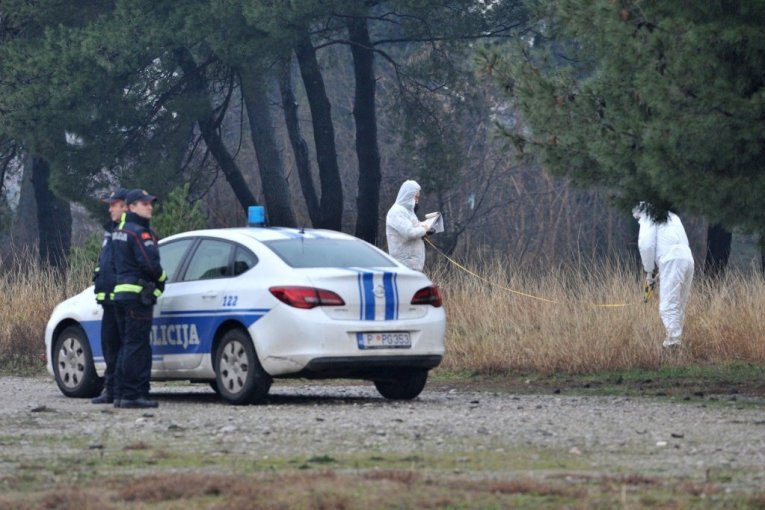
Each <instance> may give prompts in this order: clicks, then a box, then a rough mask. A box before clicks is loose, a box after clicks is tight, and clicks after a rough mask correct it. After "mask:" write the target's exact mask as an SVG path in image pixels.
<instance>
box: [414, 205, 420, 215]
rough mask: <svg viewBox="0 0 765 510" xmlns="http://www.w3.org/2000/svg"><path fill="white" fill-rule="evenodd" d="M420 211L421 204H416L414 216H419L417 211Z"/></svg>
mask: <svg viewBox="0 0 765 510" xmlns="http://www.w3.org/2000/svg"><path fill="white" fill-rule="evenodd" d="M419 210H420V204H414V214H417V211H419Z"/></svg>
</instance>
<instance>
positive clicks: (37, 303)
mask: <svg viewBox="0 0 765 510" xmlns="http://www.w3.org/2000/svg"><path fill="white" fill-rule="evenodd" d="M29 260H30V259H26V260H20V261H17V264H16V266H17V269H16V270H13V271H6V272H5V273H4V274H2V275H0V291H1V292H2V295H3V297H4V299H3V300H1V301H0V369H2V370H5V371H8V370H11V371H19V370H21V371H24V370H32V371H34V370H36V369H39V368H40V367H41V366H42V359H43V355H44V352H43V342H42V338H43V332H44V328H45V324H46V321H47V318H48V317H49V315H50V312H51V310H52V309H53V307H54V306H55V304H56V303H58V302H59V301H61V300H63V299H64V298H66V297H68V296H71V295H74V294H75V293H77V292H79V291H80V290H82V289H84V288H86V287H87V286H88V285H89V284H90V273H89V272H88V271H84V270H81V271H79V272H70V273H69V274H68V275H67V276H66V278H61V277H60V276H59V275H57V274H56V273H54V272H53V271H49V270H41V269H39V268H38V267H36V266H35V265H34V264H32V263H30V262H29ZM470 269H471V270H475V273H476V274H477V275H479V276H476V275H475V274H470V273H468V272H466V271H464V270H460V269H457V268H456V267H455V266H447V265H439V266H437V267H435V268H434V269H432V270H431V272H430V276H431V278H432V279H433V281H434V282H436V283H437V284H438V285H439V286H440V287H441V289H442V292H443V295H444V303H445V305H444V306H445V309H446V312H447V336H446V348H447V354H446V357H445V358H444V362H443V364H442V366H441V368H440V369H439V370H444V371H447V372H466V373H470V374H478V375H502V374H511V373H517V372H523V373H539V374H544V375H550V374H595V373H600V372H604V371H615V370H632V369H653V370H656V369H660V368H662V367H665V366H692V365H703V366H708V365H715V364H726V363H730V362H748V363H755V364H763V363H765V333H764V331H765V314H763V313H762V310H763V303H765V280H763V278H762V277H761V276H760V275H752V274H742V273H736V272H731V273H729V274H728V275H727V276H726V277H725V278H723V279H722V280H719V281H710V280H705V279H703V278H696V280H695V281H694V284H693V290H692V293H691V301H690V304H689V307H688V311H687V317H686V328H685V335H684V341H685V348H684V350H683V352H682V353H681V354H680V355H678V356H673V357H671V358H668V357H667V356H666V353H664V352H663V350H662V348H661V342H662V340H663V338H664V330H663V326H662V324H661V321H660V319H659V316H658V297H657V296H653V298H652V299H651V300H650V301H649V302H647V303H644V302H643V294H642V289H641V286H640V281H639V279H638V276H637V275H636V274H635V272H634V271H628V270H626V269H625V268H623V267H618V266H614V267H602V268H599V269H598V270H597V271H595V270H586V269H585V268H580V269H577V270H573V269H569V270H548V271H541V270H539V269H536V270H528V269H524V268H514V267H513V266H512V265H511V264H510V263H503V262H501V261H496V260H495V261H493V262H491V263H486V264H482V265H481V266H480V268H477V269H476V268H470Z"/></svg>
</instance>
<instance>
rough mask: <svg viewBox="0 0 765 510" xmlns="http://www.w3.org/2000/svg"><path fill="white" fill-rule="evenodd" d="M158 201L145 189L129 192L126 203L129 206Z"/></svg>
mask: <svg viewBox="0 0 765 510" xmlns="http://www.w3.org/2000/svg"><path fill="white" fill-rule="evenodd" d="M156 199H157V197H155V196H154V195H149V193H148V192H147V191H146V190H143V189H131V190H130V191H128V194H127V198H126V199H125V201H126V202H127V204H128V205H130V204H134V203H136V202H154V201H155V200H156Z"/></svg>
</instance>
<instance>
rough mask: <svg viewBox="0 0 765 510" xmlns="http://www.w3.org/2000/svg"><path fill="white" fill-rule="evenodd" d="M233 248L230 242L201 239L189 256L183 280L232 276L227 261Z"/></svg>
mask: <svg viewBox="0 0 765 510" xmlns="http://www.w3.org/2000/svg"><path fill="white" fill-rule="evenodd" d="M233 249H234V245H232V244H231V243H227V242H224V241H217V240H214V239H203V240H202V241H201V242H200V243H199V246H198V247H197V249H196V251H195V252H194V255H192V256H191V262H189V267H188V268H187V269H186V274H185V275H184V276H183V280H184V281H192V280H210V279H213V278H226V277H229V276H232V274H231V269H230V264H229V262H230V260H231V251H232V250H233Z"/></svg>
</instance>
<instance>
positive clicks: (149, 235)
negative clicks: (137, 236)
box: [141, 232, 151, 239]
mask: <svg viewBox="0 0 765 510" xmlns="http://www.w3.org/2000/svg"><path fill="white" fill-rule="evenodd" d="M141 239H151V234H150V233H148V232H141Z"/></svg>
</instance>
